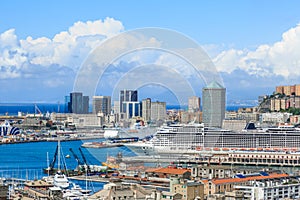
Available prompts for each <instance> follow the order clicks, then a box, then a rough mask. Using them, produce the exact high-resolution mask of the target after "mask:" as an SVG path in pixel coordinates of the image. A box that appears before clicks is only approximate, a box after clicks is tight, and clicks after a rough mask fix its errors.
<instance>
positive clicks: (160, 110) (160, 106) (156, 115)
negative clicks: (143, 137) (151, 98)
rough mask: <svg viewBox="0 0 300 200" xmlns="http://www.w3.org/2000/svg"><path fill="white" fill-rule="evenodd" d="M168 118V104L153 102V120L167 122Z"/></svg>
mask: <svg viewBox="0 0 300 200" xmlns="http://www.w3.org/2000/svg"><path fill="white" fill-rule="evenodd" d="M166 117H167V107H166V102H158V101H157V102H151V120H152V121H158V120H165V119H166Z"/></svg>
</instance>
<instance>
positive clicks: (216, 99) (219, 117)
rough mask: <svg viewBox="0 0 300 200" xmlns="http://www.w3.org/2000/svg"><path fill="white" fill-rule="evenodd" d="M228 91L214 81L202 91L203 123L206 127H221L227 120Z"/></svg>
mask: <svg viewBox="0 0 300 200" xmlns="http://www.w3.org/2000/svg"><path fill="white" fill-rule="evenodd" d="M225 96H226V89H225V88H224V87H223V86H222V85H220V84H219V83H217V82H216V81H213V82H212V83H210V84H209V85H207V86H206V87H204V88H203V89H202V101H203V102H202V112H203V122H204V124H205V125H206V126H212V127H221V126H222V121H223V119H224V118H225V101H226V97H225Z"/></svg>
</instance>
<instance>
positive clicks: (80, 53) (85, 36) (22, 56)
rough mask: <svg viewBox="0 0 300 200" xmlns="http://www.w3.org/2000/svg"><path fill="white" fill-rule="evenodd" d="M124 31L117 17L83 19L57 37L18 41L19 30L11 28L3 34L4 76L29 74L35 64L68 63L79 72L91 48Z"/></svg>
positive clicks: (0, 41)
mask: <svg viewBox="0 0 300 200" xmlns="http://www.w3.org/2000/svg"><path fill="white" fill-rule="evenodd" d="M123 30H124V27H123V25H122V23H121V22H120V21H117V20H115V19H113V18H106V19H105V20H103V21H102V20H96V21H87V22H81V21H79V22H76V23H74V24H73V26H71V27H70V28H69V29H68V31H62V32H60V33H58V34H56V35H55V36H54V37H53V38H47V37H40V38H36V39H33V38H32V37H31V36H28V37H27V38H26V39H25V40H18V37H17V35H16V34H15V30H14V29H10V30H8V31H6V32H4V33H2V34H0V54H1V56H0V67H1V76H0V78H12V77H20V76H23V77H28V76H27V75H26V69H27V68H30V67H29V66H31V65H34V66H39V67H46V68H48V67H51V66H53V65H57V66H67V67H69V68H72V69H73V70H75V71H76V70H77V69H78V68H79V67H80V65H81V63H82V62H83V61H84V59H85V58H86V56H87V55H88V53H89V52H90V51H91V50H93V49H94V48H95V47H96V46H98V45H99V44H100V43H101V42H102V41H103V40H104V39H106V38H109V37H111V36H113V35H115V34H118V33H120V32H121V31H123ZM21 71H22V73H21ZM39 72H40V71H39ZM31 73H32V72H31Z"/></svg>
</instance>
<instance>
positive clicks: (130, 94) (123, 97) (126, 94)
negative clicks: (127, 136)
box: [119, 90, 138, 119]
mask: <svg viewBox="0 0 300 200" xmlns="http://www.w3.org/2000/svg"><path fill="white" fill-rule="evenodd" d="M137 101H138V92H137V90H121V91H120V96H119V105H120V106H119V117H120V119H125V118H126V115H127V114H126V111H125V109H126V108H124V102H137Z"/></svg>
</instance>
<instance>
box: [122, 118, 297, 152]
mask: <svg viewBox="0 0 300 200" xmlns="http://www.w3.org/2000/svg"><path fill="white" fill-rule="evenodd" d="M124 145H125V146H126V147H128V148H129V149H130V150H132V151H133V152H134V153H136V154H137V155H139V156H149V155H153V156H154V155H165V156H169V157H170V156H175V157H176V156H177V157H179V156H181V155H186V154H187V155H195V154H201V153H207V152H220V153H221V152H224V151H241V152H243V151H248V152H249V151H252V152H259V151H275V150H276V149H277V150H278V151H284V152H293V153H298V152H299V154H300V129H299V128H296V127H291V126H288V127H284V126H282V125H281V126H279V127H275V128H274V127H272V128H268V129H257V128H255V126H254V123H249V124H247V125H246V127H245V129H244V130H242V131H239V132H233V131H230V130H225V129H220V128H211V127H205V126H204V124H202V123H200V124H196V123H192V124H171V125H164V126H162V127H161V128H160V129H159V130H158V131H157V132H156V133H155V134H154V136H153V138H152V139H150V140H149V141H139V142H134V143H126V144H124Z"/></svg>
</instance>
